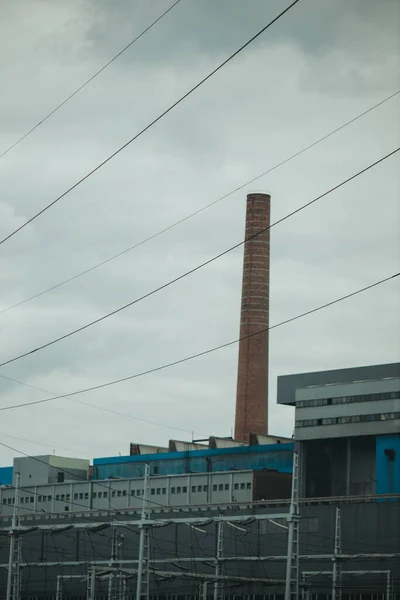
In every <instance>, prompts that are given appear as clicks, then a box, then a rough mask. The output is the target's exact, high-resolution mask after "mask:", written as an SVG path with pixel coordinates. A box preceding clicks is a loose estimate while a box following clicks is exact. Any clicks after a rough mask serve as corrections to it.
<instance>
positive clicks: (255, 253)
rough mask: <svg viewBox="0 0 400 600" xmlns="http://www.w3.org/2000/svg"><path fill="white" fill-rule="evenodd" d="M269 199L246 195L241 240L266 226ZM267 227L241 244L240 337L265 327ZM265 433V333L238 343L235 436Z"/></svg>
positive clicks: (267, 312)
mask: <svg viewBox="0 0 400 600" xmlns="http://www.w3.org/2000/svg"><path fill="white" fill-rule="evenodd" d="M270 215H271V198H270V196H269V195H267V194H249V195H248V196H247V206H246V232H245V239H247V238H249V237H250V236H252V235H254V234H255V233H257V232H258V231H261V230H262V229H265V228H266V227H269V226H270ZM269 250H270V233H269V229H268V230H267V231H265V232H263V233H261V234H260V235H258V236H257V237H256V238H254V239H252V240H249V241H247V242H246V243H245V245H244V259H243V283H242V307H241V319H240V338H241V339H242V338H246V337H247V336H249V335H251V334H254V333H257V332H258V331H260V330H262V329H265V328H267V327H268V326H269ZM250 433H259V434H266V433H268V332H265V333H261V334H258V335H255V336H253V337H250V338H249V339H242V341H241V342H240V344H239V363H238V381H237V397H236V417H235V439H237V440H242V441H247V442H248V441H249V435H250Z"/></svg>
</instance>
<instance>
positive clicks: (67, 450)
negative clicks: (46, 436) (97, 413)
mask: <svg viewBox="0 0 400 600" xmlns="http://www.w3.org/2000/svg"><path fill="white" fill-rule="evenodd" d="M0 435H2V436H3V437H6V438H10V439H13V440H18V441H20V442H28V443H29V444H36V445H38V446H46V447H47V448H57V449H58V450H65V451H66V452H73V453H75V452H76V451H77V448H75V449H74V450H71V448H63V447H62V446H59V445H58V444H46V443H45V442H38V441H35V440H30V439H28V438H21V437H18V436H16V435H11V434H10V433H4V431H0ZM78 452H79V453H80V454H86V455H87V456H92V455H91V454H89V453H88V452H82V451H81V450H78Z"/></svg>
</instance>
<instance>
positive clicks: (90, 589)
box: [86, 568, 96, 600]
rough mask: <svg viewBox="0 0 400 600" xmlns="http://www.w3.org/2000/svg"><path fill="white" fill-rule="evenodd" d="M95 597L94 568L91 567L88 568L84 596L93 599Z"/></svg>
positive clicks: (88, 599) (89, 599)
mask: <svg viewBox="0 0 400 600" xmlns="http://www.w3.org/2000/svg"><path fill="white" fill-rule="evenodd" d="M95 597H96V570H95V569H94V568H91V569H89V570H88V574H87V581H86V598H87V600H95Z"/></svg>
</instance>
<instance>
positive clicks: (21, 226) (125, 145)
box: [0, 0, 299, 245]
mask: <svg viewBox="0 0 400 600" xmlns="http://www.w3.org/2000/svg"><path fill="white" fill-rule="evenodd" d="M298 2H299V0H294V2H292V4H290V5H289V6H288V7H287V8H285V9H284V10H283V11H282V12H281V13H279V15H278V16H276V17H275V18H274V19H272V21H270V22H269V23H267V25H265V26H264V27H263V28H262V29H260V31H258V32H257V33H256V34H255V35H253V37H251V38H250V39H249V40H248V41H247V42H245V43H244V44H243V45H242V46H240V48H238V50H236V51H235V52H234V53H233V54H231V55H230V56H228V58H226V59H225V60H224V61H223V62H222V63H220V64H219V65H218V67H216V68H215V69H214V70H213V71H211V73H209V74H208V75H206V76H205V77H204V78H203V79H201V81H199V82H198V83H196V85H195V86H193V87H192V88H191V89H190V90H189V91H188V92H186V94H184V95H183V96H181V97H180V98H179V99H178V100H176V102H174V103H173V104H171V106H169V107H168V108H167V109H166V110H164V112H162V113H161V114H160V115H159V116H158V117H156V118H155V119H153V121H151V122H150V123H149V124H148V125H146V127H144V128H143V129H141V130H140V131H139V132H138V133H136V134H135V135H134V136H133V137H132V138H131V139H130V140H128V141H127V142H125V144H123V145H122V146H120V147H119V148H118V150H116V151H115V152H113V153H112V154H110V156H108V157H107V158H106V159H105V160H103V161H102V162H101V163H100V164H98V165H97V166H96V167H94V168H93V169H92V170H91V171H89V172H88V173H87V174H86V175H84V176H83V177H82V178H81V179H79V180H78V181H77V182H75V183H74V184H73V185H72V186H71V187H70V188H68V189H67V190H66V191H65V192H63V193H62V194H61V195H60V196H58V197H57V198H55V199H54V200H53V201H52V202H50V203H49V204H47V206H45V207H44V208H42V209H41V210H40V211H39V212H37V213H36V214H35V215H33V217H31V218H30V219H28V220H27V221H25V223H23V224H22V225H20V226H19V227H17V229H15V230H14V231H12V232H11V233H9V234H8V235H7V236H6V237H5V238H3V239H2V240H1V241H0V245H1V244H4V242H6V241H7V240H9V239H10V238H11V237H13V236H14V235H15V234H16V233H18V232H19V231H21V230H22V229H24V227H26V226H27V225H29V224H30V223H32V221H34V220H35V219H37V218H38V217H40V215H42V214H43V213H44V212H46V211H47V210H48V209H49V208H51V207H52V206H54V205H55V204H56V203H57V202H58V201H59V200H61V199H62V198H64V197H65V196H66V195H67V194H69V193H70V192H72V190H74V189H75V188H77V187H78V186H79V185H81V183H83V182H84V181H86V180H87V179H89V177H91V176H92V175H93V174H94V173H96V172H97V171H98V170H99V169H101V168H102V167H104V165H106V164H107V163H108V162H110V160H112V159H113V158H114V157H115V156H117V154H119V153H120V152H122V151H123V150H125V148H127V147H128V146H129V145H130V144H132V142H134V141H135V140H137V139H138V138H139V137H140V136H141V135H143V134H144V133H145V132H146V131H148V130H149V129H150V128H151V127H153V125H155V124H156V123H158V121H161V119H162V118H163V117H165V116H166V115H167V114H168V113H170V112H171V111H172V110H173V109H174V108H176V107H177V106H178V105H179V104H181V102H183V101H184V100H185V99H186V98H188V97H189V96H190V95H191V94H193V92H195V91H196V90H197V89H198V88H199V87H200V86H202V85H203V84H204V83H205V82H206V81H208V80H209V79H211V77H212V76H213V75H215V74H216V73H217V72H218V71H220V70H221V69H222V68H223V67H224V66H225V65H227V64H228V63H229V62H230V61H231V60H233V59H234V58H235V57H236V56H237V55H238V54H240V52H242V51H243V50H244V49H245V48H247V46H249V45H250V44H251V43H252V42H254V40H256V39H257V38H258V37H259V36H260V35H261V34H263V33H264V32H265V31H266V30H267V29H269V27H271V25H273V24H274V23H276V21H278V20H279V19H280V18H281V17H283V15H285V14H286V13H287V12H288V11H289V10H290V9H291V8H292V7H293V6H295V4H297V3H298Z"/></svg>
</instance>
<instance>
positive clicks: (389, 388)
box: [295, 379, 400, 440]
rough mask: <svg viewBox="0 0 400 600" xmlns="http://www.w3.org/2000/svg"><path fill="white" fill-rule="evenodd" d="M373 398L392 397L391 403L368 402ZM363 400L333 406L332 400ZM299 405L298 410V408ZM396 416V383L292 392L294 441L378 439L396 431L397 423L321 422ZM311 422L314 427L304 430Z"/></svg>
mask: <svg viewBox="0 0 400 600" xmlns="http://www.w3.org/2000/svg"><path fill="white" fill-rule="evenodd" d="M373 394H392V395H395V396H396V397H394V398H392V399H385V400H383V399H379V400H376V399H372V398H373V396H372V395H373ZM355 396H358V397H361V398H365V401H364V400H362V401H357V402H346V403H340V404H337V403H335V402H336V399H342V398H349V397H355ZM318 400H321V401H324V402H329V404H323V405H322V406H318V405H316V406H306V407H303V406H302V405H301V403H304V402H315V401H316V402H317V401H318ZM298 404H300V406H298ZM391 413H397V414H400V379H389V380H381V381H366V382H364V381H361V382H353V383H347V384H337V385H328V386H316V387H313V388H301V389H297V390H296V412H295V439H296V440H312V439H322V438H334V437H337V438H341V437H352V436H354V437H355V436H363V435H382V434H389V433H396V432H397V431H399V430H400V419H399V418H397V419H385V420H379V421H359V422H354V423H335V424H326V422H324V420H325V421H326V420H329V419H332V418H334V419H340V418H350V417H354V418H356V417H360V418H361V417H363V416H365V415H382V414H391ZM310 420H312V421H313V422H315V424H314V425H311V426H304V423H305V422H307V421H310Z"/></svg>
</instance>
